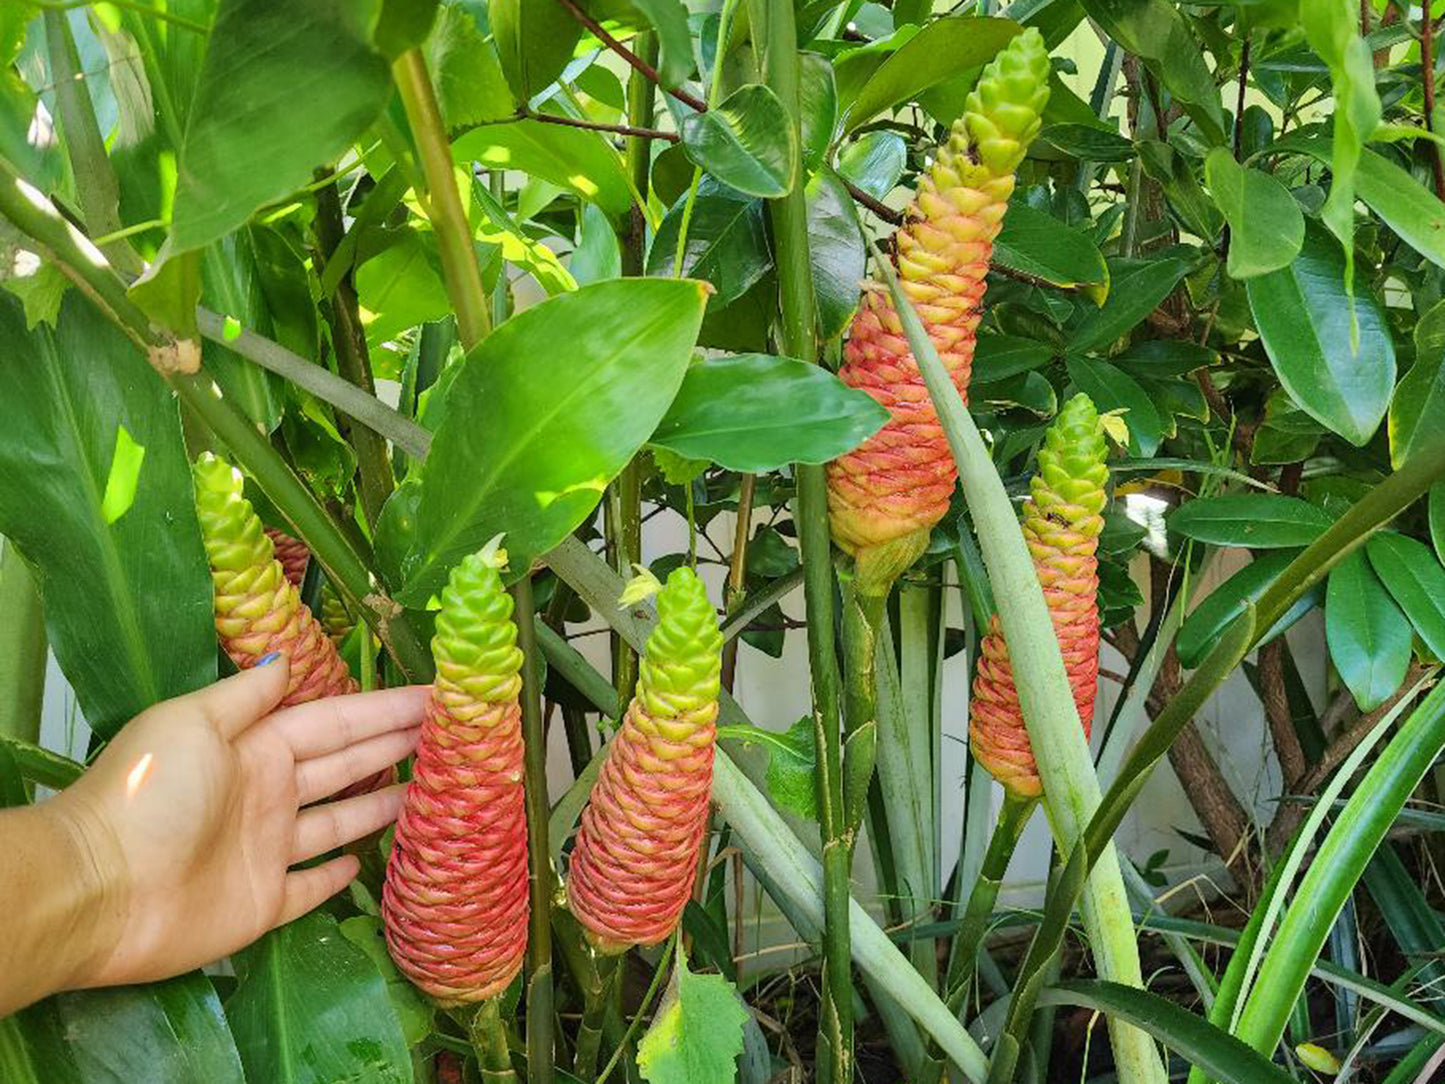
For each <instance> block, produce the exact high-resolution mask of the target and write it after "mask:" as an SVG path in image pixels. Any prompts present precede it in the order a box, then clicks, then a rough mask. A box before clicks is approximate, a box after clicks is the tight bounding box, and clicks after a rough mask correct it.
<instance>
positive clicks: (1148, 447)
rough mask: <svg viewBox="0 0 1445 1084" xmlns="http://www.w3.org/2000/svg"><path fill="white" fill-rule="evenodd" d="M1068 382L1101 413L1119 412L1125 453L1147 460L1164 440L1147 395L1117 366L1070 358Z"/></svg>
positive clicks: (1103, 362)
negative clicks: (1125, 428)
mask: <svg viewBox="0 0 1445 1084" xmlns="http://www.w3.org/2000/svg"><path fill="white" fill-rule="evenodd" d="M1065 365H1066V367H1067V368H1068V371H1069V379H1070V380H1072V381H1073V382H1074V383H1075V384H1077V385H1078V386H1079V390H1080V391H1082V392H1085V393H1086V394H1087V395H1088V396H1089V398H1090V399H1092V400H1093V401H1094V405H1095V406H1096V407H1098V408H1099V410H1100V411H1101V412H1103V411H1110V410H1123V411H1125V413H1124V424H1125V425H1127V426H1128V427H1129V451H1130V453H1131V454H1133V455H1143V456H1150V455H1153V454H1154V453H1155V452H1156V451H1158V450H1159V442H1160V440H1162V439H1163V436H1164V426H1163V422H1162V421H1161V420H1160V418H1159V412H1158V410H1156V409H1155V407H1154V401H1153V400H1152V399H1150V398H1149V393H1148V392H1146V391H1145V390H1144V389H1143V388H1142V387H1140V386H1139V382H1138V381H1137V380H1135V379H1134V378H1133V377H1132V376H1130V375H1129V374H1128V373H1126V372H1124V370H1123V369H1120V368H1119V367H1118V366H1117V365H1110V364H1109V363H1108V362H1106V361H1096V360H1094V359H1093V358H1085V357H1071V358H1069V359H1068V361H1067V362H1066V363H1065Z"/></svg>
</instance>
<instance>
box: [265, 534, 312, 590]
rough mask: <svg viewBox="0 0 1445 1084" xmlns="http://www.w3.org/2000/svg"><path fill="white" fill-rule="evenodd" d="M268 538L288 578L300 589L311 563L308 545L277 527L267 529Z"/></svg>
mask: <svg viewBox="0 0 1445 1084" xmlns="http://www.w3.org/2000/svg"><path fill="white" fill-rule="evenodd" d="M266 537H267V538H269V539H270V540H271V545H272V547H273V548H274V550H275V553H276V560H278V561H280V562H281V567H282V568H283V569H284V570H285V571H286V578H287V579H288V580H290V581H291V582H292V583H293V584H295V585H296V586H297V587H300V586H301V581H302V580H304V579H305V578H306V566H307V564H309V563H310V561H311V551H310V550H309V549H307V548H306V543H305V542H302V541H301V539H299V538H292V537H291V536H290V535H289V534H287V533H286V532H285V531H281V530H277V529H276V528H275V527H267V528H266Z"/></svg>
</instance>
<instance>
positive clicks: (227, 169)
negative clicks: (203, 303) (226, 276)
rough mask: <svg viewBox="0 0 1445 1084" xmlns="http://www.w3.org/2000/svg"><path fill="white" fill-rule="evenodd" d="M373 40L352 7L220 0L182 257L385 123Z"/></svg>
mask: <svg viewBox="0 0 1445 1084" xmlns="http://www.w3.org/2000/svg"><path fill="white" fill-rule="evenodd" d="M544 6H545V5H544ZM371 29H372V27H371V26H369V25H368V20H367V19H366V17H365V16H364V15H363V14H362V13H361V12H360V11H359V10H358V8H357V6H356V5H354V4H351V3H348V2H346V0H316V2H314V3H307V4H305V5H302V6H293V5H289V4H274V3H271V2H270V0H221V2H220V4H219V5H218V8H217V11H216V19H215V22H214V24H213V27H212V31H211V37H210V47H209V48H208V49H207V51H206V59H205V62H204V64H203V66H202V68H201V75H200V81H199V85H198V86H197V88H196V97H195V100H194V101H193V103H192V105H191V114H190V123H189V124H188V126H187V128H186V136H185V146H184V147H183V148H182V149H181V154H180V168H179V183H178V185H177V188H176V196H175V213H174V217H173V219H172V223H171V244H172V246H173V247H174V249H175V250H176V251H177V252H183V251H185V250H187V249H192V248H199V247H200V246H201V245H205V244H209V243H210V242H211V241H213V240H215V239H216V238H218V237H222V236H224V235H225V234H227V233H230V232H231V231H232V230H234V229H235V228H236V227H237V226H240V225H241V224H242V223H244V222H245V221H246V220H247V219H248V218H250V217H251V214H252V212H254V211H255V210H256V209H257V208H259V207H262V206H264V205H265V204H267V203H270V202H272V201H274V200H277V199H280V198H281V197H282V196H285V195H288V194H289V193H291V192H293V191H295V190H296V189H297V188H300V187H301V186H302V185H305V184H307V183H308V182H309V181H310V180H311V171H312V170H313V169H314V168H315V167H317V166H320V165H324V164H326V163H329V162H331V161H333V160H334V159H336V158H337V157H338V156H339V155H340V154H341V153H342V152H343V151H345V150H346V149H347V148H348V147H349V146H350V145H351V144H352V143H353V142H354V141H355V140H356V138H357V136H359V135H360V134H361V133H362V132H363V131H365V129H366V128H367V126H368V125H370V124H371V122H372V121H374V120H375V119H376V117H377V116H378V114H379V113H380V112H381V109H382V106H384V105H385V104H386V100H387V98H388V97H389V96H390V95H391V93H392V84H391V73H390V71H389V69H388V68H387V64H386V61H385V60H384V59H383V58H382V56H381V55H380V54H379V53H376V52H374V51H373V50H372V47H371V42H370V34H371ZM299 77H304V78H299ZM300 101H304V102H305V103H306V104H305V114H306V118H305V119H306V122H305V123H304V124H299V123H297V112H296V108H297V103H298V102H300Z"/></svg>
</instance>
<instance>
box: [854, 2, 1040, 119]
mask: <svg viewBox="0 0 1445 1084" xmlns="http://www.w3.org/2000/svg"><path fill="white" fill-rule="evenodd" d="M1018 32H1019V26H1018V24H1016V23H1014V22H1012V21H1010V20H1008V19H990V18H958V17H948V18H942V19H936V20H934V21H933V22H931V23H929V24H928V25H927V26H926V27H924V28H923V29H922V30H921V31H919V32H918V33H917V34H915V35H913V37H911V38H910V39H908V40H907V41H906V42H904V43H903V45H902V46H900V47H899V48H898V49H897V50H896V51H895V52H893V54H892V55H891V56H888V57H887V58H886V59H884V60H883V61H882V62H881V63H879V64H878V65H877V67H876V68H874V69H873V71H872V73H871V74H870V75H869V76H868V78H867V80H866V81H865V82H864V83H863V85H862V86H861V88H859V90H858V93H857V94H856V95H855V96H853V97H852V98H851V99H850V98H846V97H845V98H844V108H845V113H844V121H843V130H844V132H845V133H847V132H852V131H855V130H857V129H858V128H859V127H861V126H862V125H864V124H866V123H867V122H868V121H870V120H872V119H873V118H874V117H876V116H878V114H880V113H883V112H885V111H886V110H889V109H892V108H893V107H894V106H896V105H899V104H901V103H903V102H907V101H911V100H912V99H914V98H916V97H917V96H918V95H919V94H921V93H923V91H925V90H927V89H928V88H929V87H931V86H933V85H934V84H936V83H939V82H942V81H943V80H944V79H947V78H949V77H950V76H953V75H956V74H957V73H959V72H960V71H963V70H965V69H967V68H976V67H981V66H982V65H984V64H987V63H988V62H989V61H990V60H992V59H993V58H994V56H995V54H997V53H998V51H999V50H1000V49H1002V48H1003V47H1004V46H1005V45H1007V44H1008V43H1009V41H1011V40H1012V39H1013V36H1014V35H1015V34H1017V33H1018Z"/></svg>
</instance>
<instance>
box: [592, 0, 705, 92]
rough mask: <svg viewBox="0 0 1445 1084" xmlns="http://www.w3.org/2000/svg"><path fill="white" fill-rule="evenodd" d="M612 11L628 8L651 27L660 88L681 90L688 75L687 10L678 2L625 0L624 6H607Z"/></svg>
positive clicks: (688, 33)
mask: <svg viewBox="0 0 1445 1084" xmlns="http://www.w3.org/2000/svg"><path fill="white" fill-rule="evenodd" d="M605 6H606V7H607V8H608V9H609V14H611V9H612V8H613V7H624V6H625V7H632V8H636V9H637V11H638V12H639V13H641V15H642V16H643V17H644V18H645V19H646V20H647V21H648V23H650V24H651V25H652V28H653V30H655V31H656V32H657V45H658V52H659V61H658V65H657V70H658V72H659V73H660V74H661V75H662V82H663V85H664V86H667V87H676V86H681V85H682V82H683V80H684V79H686V78H687V77H688V75H689V73H691V71H692V34H691V32H690V31H689V30H688V25H687V8H686V6H684V4H683V3H682V0H627V3H626V4H625V5H623V4H613V3H608V4H606V5H605Z"/></svg>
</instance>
